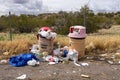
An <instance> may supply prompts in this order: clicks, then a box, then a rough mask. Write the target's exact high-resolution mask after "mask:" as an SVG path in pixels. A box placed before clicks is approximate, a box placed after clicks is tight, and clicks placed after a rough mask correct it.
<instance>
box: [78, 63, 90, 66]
mask: <svg viewBox="0 0 120 80" xmlns="http://www.w3.org/2000/svg"><path fill="white" fill-rule="evenodd" d="M80 65H81V66H89V64H88V63H80Z"/></svg>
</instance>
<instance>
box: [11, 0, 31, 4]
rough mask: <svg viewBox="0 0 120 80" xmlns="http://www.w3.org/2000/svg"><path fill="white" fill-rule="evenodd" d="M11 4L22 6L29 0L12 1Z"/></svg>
mask: <svg viewBox="0 0 120 80" xmlns="http://www.w3.org/2000/svg"><path fill="white" fill-rule="evenodd" d="M13 2H14V3H17V4H24V3H27V2H29V0H13Z"/></svg>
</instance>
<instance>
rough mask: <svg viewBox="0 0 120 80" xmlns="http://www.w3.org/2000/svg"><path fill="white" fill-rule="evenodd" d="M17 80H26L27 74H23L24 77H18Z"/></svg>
mask: <svg viewBox="0 0 120 80" xmlns="http://www.w3.org/2000/svg"><path fill="white" fill-rule="evenodd" d="M16 79H19V80H24V79H26V74H23V75H21V76H19V77H17V78H16Z"/></svg>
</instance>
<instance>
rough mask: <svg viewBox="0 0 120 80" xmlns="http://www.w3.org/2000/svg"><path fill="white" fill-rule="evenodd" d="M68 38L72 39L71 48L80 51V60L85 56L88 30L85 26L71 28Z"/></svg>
mask: <svg viewBox="0 0 120 80" xmlns="http://www.w3.org/2000/svg"><path fill="white" fill-rule="evenodd" d="M68 36H69V37H70V48H72V49H76V50H77V51H78V53H79V54H78V57H79V58H81V57H83V56H84V54H85V38H86V28H85V27H83V26H71V27H70V32H69V34H68Z"/></svg>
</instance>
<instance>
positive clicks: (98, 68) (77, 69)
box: [0, 60, 120, 80]
mask: <svg viewBox="0 0 120 80" xmlns="http://www.w3.org/2000/svg"><path fill="white" fill-rule="evenodd" d="M84 62H85V63H88V64H89V66H76V65H74V64H73V62H72V61H70V62H69V63H68V64H64V63H58V64H55V65H49V64H48V62H41V63H40V65H39V66H35V67H32V66H25V67H13V66H11V65H9V64H1V65H0V80H16V77H19V76H21V75H23V74H26V79H24V80H119V79H120V65H110V64H108V63H106V62H105V61H91V60H85V61H79V63H84ZM82 75H83V76H84V75H87V76H86V77H83V76H82Z"/></svg>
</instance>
